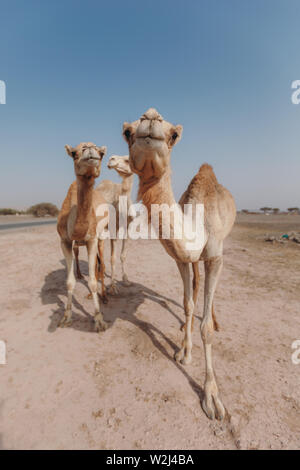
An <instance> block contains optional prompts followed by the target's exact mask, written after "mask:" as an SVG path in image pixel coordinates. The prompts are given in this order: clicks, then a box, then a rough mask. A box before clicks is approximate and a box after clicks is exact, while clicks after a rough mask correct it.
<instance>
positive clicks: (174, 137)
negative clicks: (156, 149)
mask: <svg viewBox="0 0 300 470" xmlns="http://www.w3.org/2000/svg"><path fill="white" fill-rule="evenodd" d="M177 137H178V134H177V132H174V134H172V139H173V140H174V141H175V140H176V139H177Z"/></svg>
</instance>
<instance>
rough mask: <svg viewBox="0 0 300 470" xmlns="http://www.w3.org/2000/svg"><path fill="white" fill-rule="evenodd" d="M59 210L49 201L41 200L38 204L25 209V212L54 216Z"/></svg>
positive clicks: (40, 215)
mask: <svg viewBox="0 0 300 470" xmlns="http://www.w3.org/2000/svg"><path fill="white" fill-rule="evenodd" d="M58 212H59V210H58V209H57V207H56V206H55V205H54V204H51V202H41V203H40V204H35V205H34V206H31V207H30V208H29V209H28V210H27V214H31V215H33V216H34V217H46V216H52V217H56V216H57V215H58Z"/></svg>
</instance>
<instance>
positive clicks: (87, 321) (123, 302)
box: [40, 260, 203, 400]
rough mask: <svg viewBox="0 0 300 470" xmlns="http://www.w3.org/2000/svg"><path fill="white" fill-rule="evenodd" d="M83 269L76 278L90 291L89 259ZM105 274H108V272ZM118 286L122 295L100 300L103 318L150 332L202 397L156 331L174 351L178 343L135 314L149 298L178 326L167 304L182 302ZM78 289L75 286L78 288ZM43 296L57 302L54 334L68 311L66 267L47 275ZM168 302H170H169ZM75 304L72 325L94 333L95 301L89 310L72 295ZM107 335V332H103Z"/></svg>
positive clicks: (133, 285) (52, 326)
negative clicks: (80, 274)
mask: <svg viewBox="0 0 300 470" xmlns="http://www.w3.org/2000/svg"><path fill="white" fill-rule="evenodd" d="M61 264H62V265H63V266H65V261H64V260H61ZM80 269H81V272H82V274H83V275H84V276H85V278H84V279H83V280H80V281H77V282H81V283H83V284H84V285H85V286H86V289H87V290H86V293H87V294H88V292H89V291H88V285H87V280H86V279H87V275H88V264H87V262H86V261H80ZM106 277H109V276H108V275H106ZM117 288H118V291H119V294H118V295H116V296H109V302H108V304H106V305H104V304H103V303H101V311H102V313H103V316H104V320H105V321H106V322H107V323H108V324H109V328H110V327H111V326H112V325H113V324H114V322H115V320H116V319H117V318H122V320H125V321H128V322H130V323H132V324H134V325H135V326H137V327H138V328H140V329H141V330H142V331H143V332H144V333H146V334H147V335H148V337H149V338H150V340H151V341H152V343H153V345H154V346H155V347H156V348H157V349H158V350H159V351H160V352H161V353H162V354H163V355H164V356H165V357H166V358H167V359H168V360H169V361H171V362H172V364H173V365H175V367H177V368H178V369H179V370H180V371H181V372H182V374H183V375H184V376H185V377H186V379H187V380H188V382H189V384H190V386H191V387H192V389H193V390H194V392H195V393H196V394H197V395H198V397H199V398H200V400H202V399H203V390H202V388H201V387H200V386H199V385H198V384H197V383H196V382H195V381H194V379H193V378H192V377H190V376H189V375H188V374H187V372H186V370H185V369H184V368H183V366H181V365H180V364H178V363H177V362H175V360H174V357H173V356H172V355H170V354H169V352H168V351H167V350H166V348H165V347H164V346H163V344H162V343H161V342H160V341H159V340H158V339H157V337H156V334H157V335H159V336H160V337H161V339H162V340H163V341H165V342H166V343H167V344H169V346H170V347H171V348H172V349H173V351H174V353H175V352H177V351H178V347H177V345H176V344H175V343H174V342H173V341H172V340H170V339H169V338H167V337H166V336H165V335H164V333H162V332H161V331H160V330H159V329H158V328H156V327H155V326H153V325H151V323H148V322H146V321H144V320H140V319H139V318H137V317H136V316H135V313H136V311H137V309H138V307H139V306H140V305H142V304H143V303H144V302H145V300H147V299H148V300H150V301H152V302H155V303H157V304H159V305H160V306H162V307H163V308H165V309H166V310H167V311H168V312H169V313H170V314H171V315H173V316H174V317H175V318H176V320H177V321H178V323H179V327H180V326H182V324H183V322H182V320H181V319H180V318H179V317H178V315H177V314H176V313H175V312H174V311H173V310H172V309H171V308H170V306H169V305H168V303H170V304H173V305H175V306H177V307H180V308H182V306H181V305H180V304H178V303H177V302H175V301H174V300H173V299H170V298H168V297H165V296H163V295H161V294H159V293H157V292H155V291H153V290H152V289H149V288H148V287H145V286H144V285H143V284H140V283H136V282H131V285H130V286H129V287H125V286H124V285H123V283H122V282H117ZM75 292H76V288H75ZM40 295H41V299H42V303H43V305H49V304H50V305H52V304H53V305H55V306H57V308H56V309H53V310H52V315H51V317H50V324H49V326H48V331H49V332H50V333H53V332H55V331H56V329H57V328H58V324H59V321H60V319H61V318H62V317H63V314H64V311H65V303H66V268H65V267H63V268H61V269H57V270H56V271H52V272H51V273H49V274H48V275H47V276H46V277H45V282H44V285H43V287H42V290H41V293H40ZM167 302H168V303H167ZM73 307H75V308H76V309H77V310H79V311H80V312H81V313H82V314H78V313H75V312H74V310H73V313H72V325H71V326H70V327H69V328H73V329H75V330H79V331H83V332H90V333H94V334H96V333H95V330H94V320H93V316H92V314H91V313H92V312H93V302H92V301H91V309H90V311H91V313H89V312H87V311H86V309H85V308H84V307H83V306H82V305H81V303H80V302H78V300H77V298H76V294H75V295H73ZM100 334H105V333H100Z"/></svg>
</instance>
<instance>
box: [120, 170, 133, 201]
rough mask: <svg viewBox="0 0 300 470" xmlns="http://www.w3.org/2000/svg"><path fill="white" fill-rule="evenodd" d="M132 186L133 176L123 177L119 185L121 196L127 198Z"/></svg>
mask: <svg viewBox="0 0 300 470" xmlns="http://www.w3.org/2000/svg"><path fill="white" fill-rule="evenodd" d="M132 185H133V175H129V176H123V177H122V184H121V194H122V196H125V195H126V196H129V195H130V193H131V190H132Z"/></svg>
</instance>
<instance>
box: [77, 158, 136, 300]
mask: <svg viewBox="0 0 300 470" xmlns="http://www.w3.org/2000/svg"><path fill="white" fill-rule="evenodd" d="M107 167H108V168H109V169H110V170H112V169H114V170H116V172H117V173H118V174H119V175H120V176H121V178H122V183H114V182H113V181H110V180H103V181H101V183H100V184H99V185H98V186H97V187H96V191H100V192H101V194H102V196H103V197H104V199H105V200H106V201H107V203H109V204H111V205H112V206H114V208H115V210H116V232H118V230H119V197H120V196H126V197H127V210H128V209H129V207H130V205H131V190H132V185H133V173H132V171H131V169H130V165H129V156H128V155H125V156H119V155H112V156H111V157H110V159H109V160H108V164H107ZM130 221H131V217H130V216H127V227H128V225H129V223H130ZM116 241H117V240H116V239H113V238H111V240H110V246H111V285H110V287H109V290H110V292H111V293H112V294H117V293H118V289H117V286H116V280H115V262H116V254H115V244H116ZM81 245H83V243H82V242H75V244H74V255H75V260H76V272H77V278H78V279H82V274H81V271H80V267H79V259H78V258H79V246H81ZM126 248H127V239H126V238H123V239H122V248H121V255H120V260H121V266H122V279H123V282H124V284H125V285H126V286H129V285H130V282H129V280H128V276H127V274H126V271H125V261H126Z"/></svg>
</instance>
